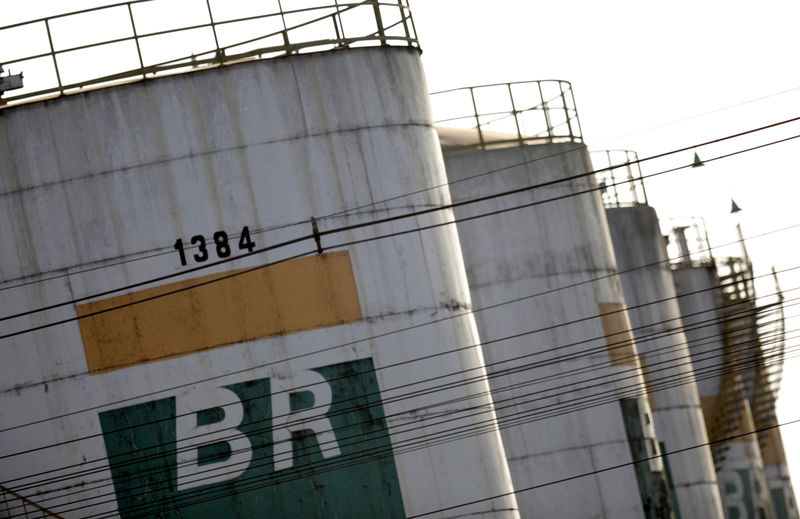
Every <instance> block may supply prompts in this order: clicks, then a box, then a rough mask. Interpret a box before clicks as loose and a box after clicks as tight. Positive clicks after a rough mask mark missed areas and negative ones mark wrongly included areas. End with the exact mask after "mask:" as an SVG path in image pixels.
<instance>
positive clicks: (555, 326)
mask: <svg viewBox="0 0 800 519" xmlns="http://www.w3.org/2000/svg"><path fill="white" fill-rule="evenodd" d="M667 261H669V260H667ZM660 263H662V262H658V263H657V264H660ZM645 267H646V266H645ZM638 268H642V267H637V268H635V269H631V270H637V269H638ZM796 268H800V267H795V268H794V269H796ZM789 270H793V269H786V270H785V271H789ZM785 271H781V272H785ZM770 275H771V274H770ZM763 276H766V275H761V276H756V277H754V278H753V279H757V278H759V277H763ZM580 284H583V282H582V283H580ZM554 290H558V289H554ZM710 290H714V288H711V289H710ZM698 292H701V291H698ZM540 294H541V293H540ZM540 294H533V295H531V296H527V297H523V298H517V299H515V300H511V301H506V302H501V303H498V304H496V305H491V306H490V307H486V308H482V309H476V310H474V311H475V312H479V311H482V310H485V309H488V308H496V307H498V306H501V305H504V304H508V303H513V302H518V301H521V300H525V299H529V298H531V297H536V296H538V295H540ZM688 295H692V293H689V294H684V297H685V296H688ZM661 302H664V301H655V302H649V303H645V304H642V305H637V306H636V307H638V306H647V305H649V304H657V303H661ZM636 307H630V308H631V309H633V308H636ZM709 311H710V310H709ZM469 313H470V312H465V313H463V314H461V315H467V314H469ZM612 313H615V312H609V314H612ZM593 317H600V315H598V316H593ZM686 317H688V315H687V316H686ZM591 318H592V316H590V317H587V318H583V319H580V320H578V321H574V322H567V323H559V324H555V325H550V326H548V327H545V328H541V329H536V330H532V331H530V332H529V333H536V332H540V331H545V330H549V329H554V328H558V327H560V326H563V325H569V324H574V323H575V322H580V321H585V320H587V319H591ZM441 320H443V319H440V320H437V321H434V322H439V321H441ZM425 324H429V323H423V324H421V325H416V326H414V327H412V328H416V327H419V326H423V325H425ZM403 330H405V329H403ZM403 330H400V331H403ZM397 332H398V331H393V332H389V334H391V333H397ZM377 337H380V336H373V337H369V338H365V339H360V340H359V341H354V342H353V343H347V344H354V343H356V342H363V341H368V340H373V339H375V338H377ZM484 343H486V344H488V342H487V341H484ZM339 346H341V345H339ZM339 346H336V347H339ZM477 346H478V345H477V344H474V345H469V346H466V347H462V348H457V349H455V350H451V351H448V352H444V353H441V354H446V353H450V352H456V351H459V350H466V349H471V348H474V347H477ZM326 350H327V349H326ZM323 351H325V350H323ZM439 355H440V353H437V354H433V355H430V356H426V357H423V358H422V359H410V360H408V361H403V362H400V363H396V364H394V365H387V366H385V367H384V368H391V367H396V366H399V365H405V364H407V363H409V362H415V361H418V360H425V359H429V358H433V357H436V356H439ZM289 360H293V359H289ZM275 363H277V361H276V362H272V363H267V364H264V365H262V366H253V367H249V368H247V369H244V370H241V371H240V372H247V371H250V370H251V369H257V368H259V367H264V366H267V365H272V364H275ZM476 369H477V368H476ZM235 373H239V372H234V373H226V374H225V375H221V376H217V377H210V378H207V379H203V380H198V381H194V382H192V383H189V384H182V385H179V386H175V387H173V388H169V389H166V390H161V391H156V392H152V393H149V394H147V395H138V396H137V397H131V398H127V399H123V400H120V401H117V402H114V403H107V404H103V405H101V406H95V407H93V408H88V409H84V410H80V411H76V412H72V413H67V414H64V415H59V416H56V417H50V418H47V419H43V420H39V421H35V422H28V423H26V424H19V425H16V426H13V427H9V428H6V429H3V430H1V431H0V432H4V431H9V430H13V429H18V428H21V427H25V426H29V425H35V424H38V423H42V422H45V421H49V420H54V419H59V418H63V417H66V416H69V415H73V414H78V413H81V412H86V411H90V410H97V409H101V408H108V407H110V406H112V405H116V404H120V403H123V402H127V401H131V400H133V399H138V398H142V397H144V396H153V395H155V394H159V393H163V392H166V391H169V390H174V389H179V388H181V387H187V386H189V385H193V384H194V383H199V382H205V381H210V380H214V379H219V378H224V377H225V376H229V375H231V374H235Z"/></svg>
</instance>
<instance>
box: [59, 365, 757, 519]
mask: <svg viewBox="0 0 800 519" xmlns="http://www.w3.org/2000/svg"><path fill="white" fill-rule="evenodd" d="M740 365H741V366H744V365H745V364H744V363H740ZM748 369H749V368H748ZM728 371H730V370H728ZM718 375H719V373H717V374H712V376H718ZM693 381H694V379H690V380H688V381H683V382H681V383H680V384H678V385H684V384H686V383H693ZM630 387H631V389H632V390H631V391H629V392H628V393H627V394H626V395H625V396H631V397H633V396H642V395H644V394H646V393H649V391H641V387H642V384H641V383H637V384H634V385H632V386H630ZM668 388H669V386H663V387H659V389H658V390H659V391H660V390H664V389H668ZM654 391H655V390H654ZM603 398H604V397H602V396H600V397H598V398H595V399H594V401H592V402H590V404H589V406H588V407H596V406H598V405H606V404H608V403H613V402H615V401H617V400H618V399H619V398H620V396H619V393H617V395H612V396H610V397H608V398H605V400H603ZM609 398H610V399H609ZM583 408H586V407H585V406H584V407H583ZM578 410H580V409H578ZM566 412H574V410H569V411H566ZM566 412H565V411H564V410H563V408H561V410H560V411H559V412H557V413H550V414H548V415H541V416H540V417H539V418H535V419H530V417H531V416H536V415H533V414H531V413H525V415H526V421H525V422H520V421H519V420H517V421H515V422H513V425H514V426H516V425H521V424H522V423H528V422H530V421H537V420H540V419H547V418H552V417H554V416H559V415H563V414H566ZM483 413H485V411H484V412H482V413H480V414H483ZM519 414H520V415H521V414H522V413H519ZM499 421H500V422H502V423H503V424H504V425H503V428H505V427H508V426H512V422H508V421H507V420H504V419H503V418H500V419H499ZM488 426H489V428H488V429H487V430H486V431H483V432H480V433H477V434H485V433H487V432H488V433H492V432H494V431H495V430H496V428H495V426H494V425H493V419H492V420H489V421H488ZM465 427H466V428H467V429H471V428H473V424H467V425H466V426H461V427H457V428H454V430H458V429H464V428H465ZM446 433H447V431H445V432H444V433H443V432H442V431H438V432H437V433H435V434H436V435H438V436H433V435H431V437H432V438H434V439H436V440H437V441H438V440H443V441H453V439H450V438H448V437H447V436H442V434H446ZM474 435H475V434H469V436H474ZM467 437H468V436H467ZM455 439H463V437H458V438H455ZM410 440H411V441H415V442H419V441H420V438H412V439H410ZM400 443H402V442H400ZM430 444H431V442H430V441H426V442H425V444H424V445H422V446H420V445H415V444H413V443H412V444H409V445H407V446H404V445H402V444H400V445H399V447H400V448H399V449H392V448H391V446H390V447H389V450H388V451H382V452H377V451H376V450H371V451H369V452H367V453H362V454H363V456H361V457H363V458H366V460H369V459H374V458H376V457H380V456H387V455H389V456H391V455H394V456H396V455H398V454H402V453H404V452H410V451H412V450H418V449H420V448H427V447H428V446H430ZM395 445H398V442H396V443H395ZM392 450H394V452H392ZM676 452H677V451H676ZM348 461H352V460H351V459H348V460H341V463H335V464H334V463H332V462H326V461H323V462H316V463H315V474H319V473H320V472H324V471H327V470H338V469H340V468H342V467H343V466H352V465H353V464H358V463H360V461H355V462H353V463H349V464H346V463H347V462H348ZM319 464H322V465H326V464H328V465H331V466H330V467H328V466H325V467H323V468H322V470H321V471H318V470H316V466H317V465H319ZM300 468H302V467H300ZM307 476H308V474H301V475H299V476H295V477H293V478H291V479H281V480H279V481H276V482H272V483H269V484H267V485H264V484H262V483H261V482H260V481H259V480H260V479H262V478H261V476H253V477H251V478H247V479H254V483H256V486H255V487H254V488H252V489H249V490H255V489H258V488H263V487H265V486H271V485H274V484H281V483H284V482H286V481H288V480H292V479H302V478H305V477H307ZM270 479H272V478H270ZM237 481H238V480H237ZM246 491H248V490H239V489H237V491H236V493H237V494H240V493H242V492H246ZM213 492H214V491H209V490H206V491H203V492H201V491H197V492H192V491H189V493H190V496H189V497H191V495H194V494H197V495H200V494H202V495H203V499H202V500H201V502H202V501H206V500H209V499H218V498H220V497H225V495H226V492H229V491H228V490H227V489H222V492H221V495H211V496H209V495H208V494H213ZM217 494H220V491H219V490H218V491H217ZM109 495H110V494H109ZM227 495H230V494H227ZM183 498H184V496H181V498H180V499H183ZM112 501H113V500H112ZM101 504H102V503H101ZM189 504H193V503H182V504H181V506H187V505H189ZM86 506H90V505H86ZM91 506H96V504H95V505H91ZM80 508H84V507H80ZM74 510H75V509H71V510H67V511H74Z"/></svg>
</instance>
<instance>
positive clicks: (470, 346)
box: [0, 224, 800, 432]
mask: <svg viewBox="0 0 800 519" xmlns="http://www.w3.org/2000/svg"><path fill="white" fill-rule="evenodd" d="M796 227H800V224H795V225H791V226H787V227H783V228H780V229H777V230H774V231H768V232H765V233H760V234H757V235H753V236H751V237H749V238H747V239H748V240H753V239H757V238H760V237H764V236H768V235H770V234H773V233H776V232H782V231H785V230H789V229H793V228H796ZM734 243H738V241H737V242H730V243H726V244H722V245H719V246H717V247H713V248H718V247H726V246H728V245H731V244H734ZM711 249H712V247H709V248H708V249H704V251H706V250H711ZM704 251H701V252H704ZM673 259H674V258H668V259H666V260H664V261H658V262H654V263H650V264H646V265H643V266H639V267H634V268H630V269H628V270H625V271H621V272H619V274H625V273H629V272H634V271H637V270H641V269H644V268H649V267H653V266H658V265H663V264H668V263H669V262H671V261H672V260H673ZM798 268H800V266H798V267H791V268H787V269H784V270H781V271H777V273H784V272H789V271H793V270H796V269H798ZM617 274H618V273H617V272H613V273H611V274H607V275H603V276H599V277H596V278H592V279H588V280H583V281H579V282H576V283H572V284H569V285H565V286H562V287H556V288H553V289H549V290H546V291H542V292H537V293H534V294H530V295H527V296H523V297H519V298H515V299H511V300H507V301H502V302H499V303H496V304H493V305H489V306H486V307H483V308H477V309H472V310H469V311H465V312H461V313H458V314H454V315H450V316H447V317H444V318H440V319H435V320H433V321H428V322H425V323H421V324H417V325H412V326H409V327H405V328H400V329H397V330H392V331H390V332H386V333H383V334H378V335H373V336H370V337H365V338H362V339H358V340H355V341H351V342H347V343H341V344H337V345H333V346H330V347H327V348H322V349H319V350H317V351H315V352H311V353H307V354H301V355H295V356H292V357H289V358H288V359H282V360H280V361H272V362H268V363H265V364H260V365H255V366H250V367H248V368H244V369H241V370H237V371H233V372H230V373H225V374H223V375H218V376H213V377H207V378H205V379H198V380H195V381H193V382H190V383H186V384H181V385H177V386H172V387H169V388H166V389H163V390H159V391H153V392H150V393H145V394H142V395H137V396H136V397H130V398H125V399H121V400H117V401H115V402H112V403H106V404H102V405H98V406H94V407H90V408H86V409H82V410H80V411H75V412H71V413H65V414H62V415H58V416H53V417H49V418H46V419H41V420H37V421H32V422H28V423H25V424H20V425H17V426H13V427H7V428H4V429H0V432H5V431H10V430H13V429H18V428H21V427H26V426H30V425H36V424H39V423H43V422H46V421H49V420H54V419H59V418H64V417H66V416H70V415H74V414H79V413H82V412H88V411H95V410H99V409H103V408H108V407H109V406H111V405H117V404H121V403H125V402H129V401H132V400H135V399H139V398H143V397H147V396H154V395H157V394H161V393H165V392H169V391H174V390H176V389H180V388H184V387H188V386H191V385H194V384H196V383H200V382H208V381H212V380H218V379H221V378H225V377H228V376H231V375H235V374H240V373H246V372H250V371H252V370H255V369H259V368H263V367H267V366H270V365H274V364H277V363H280V362H284V361H291V360H296V359H299V358H302V357H306V356H309V355H313V354H317V353H323V352H326V351H331V350H334V349H339V348H342V347H345V346H352V345H355V344H357V343H361V342H367V341H371V340H375V339H378V338H382V337H385V336H389V335H394V334H396V333H402V332H405V331H410V330H413V329H417V328H420V327H422V326H428V325H432V324H437V323H440V322H443V321H446V320H450V319H454V318H459V317H464V316H467V315H470V314H473V313H477V312H482V311H486V310H489V309H494V308H498V307H501V306H504V305H507V304H514V303H517V302H521V301H525V300H529V299H533V298H536V297H540V296H543V295H548V294H553V293H556V292H559V291H562V290H566V289H570V288H575V287H577V286H581V285H585V284H589V283H593V282H595V281H598V280H602V279H607V278H611V277H615V276H616V275H617ZM767 275H770V276H771V275H772V274H762V275H759V276H754V277H753V278H752V279H758V278H761V277H764V276H767ZM708 290H716V288H714V287H712V288H710V289H708ZM698 292H702V291H698ZM691 294H692V293H689V294H685V295H686V296H688V295H691ZM659 302H663V301H656V302H651V303H645V304H642V305H636V306H632V307H629V308H638V307H639V306H647V305H649V304H657V303H659ZM611 313H616V312H609V314H611ZM594 317H599V315H598V316H594ZM586 319H588V318H584V319H582V320H586ZM578 322H579V321H578ZM563 324H573V323H572V322H567V323H563ZM561 325H562V324H555V325H551V326H548V327H546V328H543V329H541V330H534V331H533V332H535V331H544V330H546V329H551V328H557V327H558V326H561ZM533 332H531V333H533ZM473 347H475V345H469V346H467V347H463V348H457V349H455V350H451V352H455V351H460V350H461V349H469V348H473ZM445 353H449V352H445ZM435 356H438V354H434V355H431V356H430V357H425V358H433V357H435ZM414 360H415V359H412V360H411V361H414ZM400 364H402V363H398V364H397V365H400ZM388 367H392V366H388Z"/></svg>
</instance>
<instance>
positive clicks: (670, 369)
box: [591, 150, 723, 519]
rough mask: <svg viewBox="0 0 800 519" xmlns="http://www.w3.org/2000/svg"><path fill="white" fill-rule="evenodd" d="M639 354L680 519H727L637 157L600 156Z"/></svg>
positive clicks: (595, 155) (623, 153)
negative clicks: (650, 389)
mask: <svg viewBox="0 0 800 519" xmlns="http://www.w3.org/2000/svg"><path fill="white" fill-rule="evenodd" d="M591 158H592V163H593V164H594V167H595V169H597V170H601V172H600V173H598V184H599V185H600V186H601V187H602V188H603V189H602V190H601V193H602V195H603V202H604V204H605V206H606V217H607V218H608V226H609V229H610V231H611V240H612V242H613V244H614V254H615V256H616V260H617V268H618V269H619V272H620V281H621V282H622V290H623V293H624V295H625V302H626V304H627V306H628V315H629V316H630V320H631V325H632V327H633V335H634V337H635V339H636V347H637V348H638V350H639V354H640V360H641V361H642V369H643V370H644V374H645V379H646V380H648V383H650V384H651V385H652V386H653V388H654V390H653V391H652V392H651V393H650V394H649V396H650V408H651V410H652V411H653V420H654V422H655V428H656V433H657V434H658V438H659V440H660V442H661V445H660V446H661V451H662V452H665V453H672V454H668V455H666V456H665V458H664V464H665V466H666V469H667V474H668V475H669V478H668V479H669V484H670V490H671V492H672V496H673V506H674V508H675V511H676V514H675V515H676V517H682V518H683V519H689V518H697V519H702V518H709V517H717V518H720V519H721V518H722V517H723V512H722V503H721V500H720V494H719V489H718V487H717V477H716V472H715V470H714V462H713V460H712V458H711V449H710V447H707V446H706V447H702V448H695V449H691V450H686V451H683V452H675V451H681V450H683V449H688V448H691V447H695V446H698V445H706V444H707V443H708V435H707V434H706V427H705V422H704V421H703V411H702V408H701V407H700V397H699V395H698V392H697V384H696V383H695V377H694V370H693V369H692V362H691V356H690V354H689V347H688V345H687V342H686V336H685V335H684V333H683V329H682V323H681V314H680V308H679V306H678V301H677V298H676V294H675V285H674V282H673V279H672V271H671V269H670V263H669V260H668V259H667V255H666V249H665V247H664V241H663V237H662V235H661V230H660V228H659V225H658V217H657V216H656V211H655V209H653V208H652V207H650V206H649V205H648V204H647V194H646V192H645V189H644V182H643V181H642V176H641V170H640V169H639V164H638V157H637V156H636V153H635V152H632V151H627V150H613V151H611V150H608V151H602V152H592V154H591Z"/></svg>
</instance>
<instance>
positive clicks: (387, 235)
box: [0, 118, 800, 368]
mask: <svg viewBox="0 0 800 519" xmlns="http://www.w3.org/2000/svg"><path fill="white" fill-rule="evenodd" d="M798 119H800V118H798ZM796 138H800V134H798V135H794V136H792V137H788V138H785V139H780V140H777V141H772V142H770V143H767V144H762V145H759V146H754V147H751V148H747V149H743V150H739V151H736V152H732V153H727V154H724V155H720V156H717V157H712V158H709V159H706V162H711V161H714V160H720V159H722V158H726V157H731V156H734V155H739V154H741V153H745V152H748V151H752V150H756V149H761V148H763V147H766V146H770V145H774V144H778V143H782V142H786V141H788V140H792V139H796ZM688 167H691V164H687V165H684V166H680V167H677V168H672V169H668V170H664V171H661V172H658V173H652V174H650V175H648V177H652V176H656V175H661V174H664V173H669V172H672V171H677V170H680V169H684V168H688ZM628 182H632V180H625V181H621V182H619V183H618V184H624V183H628ZM545 184H548V182H545V183H542V184H538V185H537V186H539V187H541V186H542V185H545ZM615 185H616V184H615ZM532 187H536V186H532ZM532 187H527V188H519V189H514V190H510V191H508V192H505V193H500V194H494V195H488V196H484V197H479V198H478V199H472V200H469V201H463V202H457V203H454V204H450V205H449V206H445V207H457V206H459V205H466V204H467V203H475V202H479V201H485V200H488V199H491V198H497V197H499V196H505V195H506V194H508V193H517V192H521V191H524V190H529V189H532ZM599 189H600V188H599V187H598V188H589V189H585V190H583V191H578V192H575V193H570V194H567V195H561V196H557V197H553V198H550V199H547V200H539V201H534V202H529V203H525V204H521V205H517V206H513V207H511V208H504V209H498V210H495V211H490V212H486V213H482V214H478V215H473V216H469V217H462V218H459V219H453V220H452V221H445V222H440V223H436V224H431V225H427V226H422V227H417V228H413V229H408V230H404V231H396V232H393V233H390V234H384V235H380V236H373V237H370V238H364V239H360V240H352V241H349V242H344V243H339V244H335V245H332V246H328V247H325V248H324V249H325V250H330V249H339V248H343V247H348V246H352V245H357V244H360V243H365V242H370V241H375V240H379V239H385V238H391V237H397V236H401V235H405V234H410V233H417V232H420V231H423V230H430V229H434V228H438V227H443V226H445V225H453V224H455V223H459V222H465V221H470V220H474V219H477V218H484V217H487V216H492V215H496V214H501V213H505V212H509V211H514V210H518V209H523V208H526V207H533V206H536V205H540V204H543V203H547V202H552V201H556V200H561V199H564V198H569V197H572V196H577V195H581V194H587V193H591V192H594V191H597V190H599ZM439 209H440V208H434V209H427V210H421V211H417V212H416V214H415V215H418V214H425V213H428V212H432V211H435V210H439ZM406 217H408V215H401V216H395V217H391V218H385V219H382V220H378V221H373V222H364V223H362V224H353V225H349V226H345V227H342V228H339V229H334V230H329V231H321V232H319V233H318V234H317V235H316V237H319V236H321V235H326V234H331V233H335V232H343V231H345V230H353V229H356V228H361V227H366V226H369V225H375V224H377V223H386V222H388V221H394V220H398V219H402V218H406ZM312 237H315V235H312ZM305 239H307V237H304V238H295V239H293V240H289V241H288V242H283V244H278V245H275V246H272V247H267V249H270V248H275V247H279V246H283V245H286V244H293V243H297V242H299V241H303V240H305ZM321 250H322V248H318V249H317V250H313V251H309V252H307V253H300V254H296V255H294V256H291V257H289V258H285V259H283V260H278V261H274V262H271V263H267V264H263V265H260V266H256V267H251V268H247V269H241V270H239V271H236V272H233V273H229V274H225V275H223V276H219V277H215V278H214V279H211V280H207V281H203V282H198V283H196V284H194V285H189V286H185V287H182V288H178V289H174V290H170V291H167V292H163V293H160V294H158V295H154V296H150V297H147V298H142V299H139V300H136V301H131V302H127V303H123V304H120V305H117V306H111V307H108V308H105V309H103V310H97V311H94V312H88V313H86V314H84V315H81V316H76V317H70V318H66V319H61V320H58V321H53V322H50V323H46V324H42V325H38V326H34V327H31V328H27V329H23V330H19V331H16V332H11V333H6V334H4V335H0V340H1V339H7V338H11V337H15V336H18V335H23V334H26V333H31V332H34V331H38V330H42V329H46V328H51V327H53V326H58V325H61V324H66V323H69V322H74V321H78V320H80V319H85V318H88V317H93V316H96V315H100V314H103V313H107V312H111V311H114V310H117V309H120V308H125V307H129V306H133V305H138V304H141V303H144V302H147V301H151V300H154V299H158V298H161V297H166V296H169V295H173V294H176V293H179V292H183V291H187V290H191V289H193V288H196V287H199V286H204V285H208V284H211V283H216V282H219V281H222V280H225V279H229V278H232V277H236V276H240V275H243V274H246V273H248V272H253V271H256V270H259V269H263V268H266V267H269V266H272V265H276V264H278V263H283V262H286V261H288V260H289V259H295V258H299V257H302V256H307V255H312V254H314V253H315V252H317V253H318V252H321ZM256 252H259V251H254V252H253V253H252V254H254V253H256ZM224 261H229V260H221V261H219V262H214V263H213V264H208V265H206V266H204V267H195V268H194V269H187V270H186V271H184V272H183V273H180V274H184V273H187V272H190V271H193V270H196V269H198V268H206V267H207V266H212V265H217V264H220V263H221V262H224ZM174 275H175V274H169V275H166V276H161V277H160V278H158V279H159V280H163V279H166V278H169V277H173V276H174ZM151 282H152V280H151V281H146V282H140V283H136V284H133V285H128V288H133V287H136V286H141V285H142V284H148V283H151ZM119 290H122V289H114V290H110V291H105V292H102V293H99V294H95V295H92V296H85V297H82V298H76V299H73V300H72V301H66V302H62V303H57V304H54V305H49V306H47V307H42V308H39V309H36V310H30V311H27V312H23V313H21V314H15V315H11V316H6V317H4V318H2V319H0V321H1V320H3V319H11V318H15V317H21V316H23V315H29V314H31V313H36V312H41V311H43V310H47V309H52V308H56V307H59V306H65V305H68V304H74V303H75V302H79V301H83V300H86V299H91V298H94V297H99V296H100V295H108V294H110V293H113V292H116V291H119ZM153 360H158V359H153ZM116 367H117V368H119V367H125V365H120V366H116Z"/></svg>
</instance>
